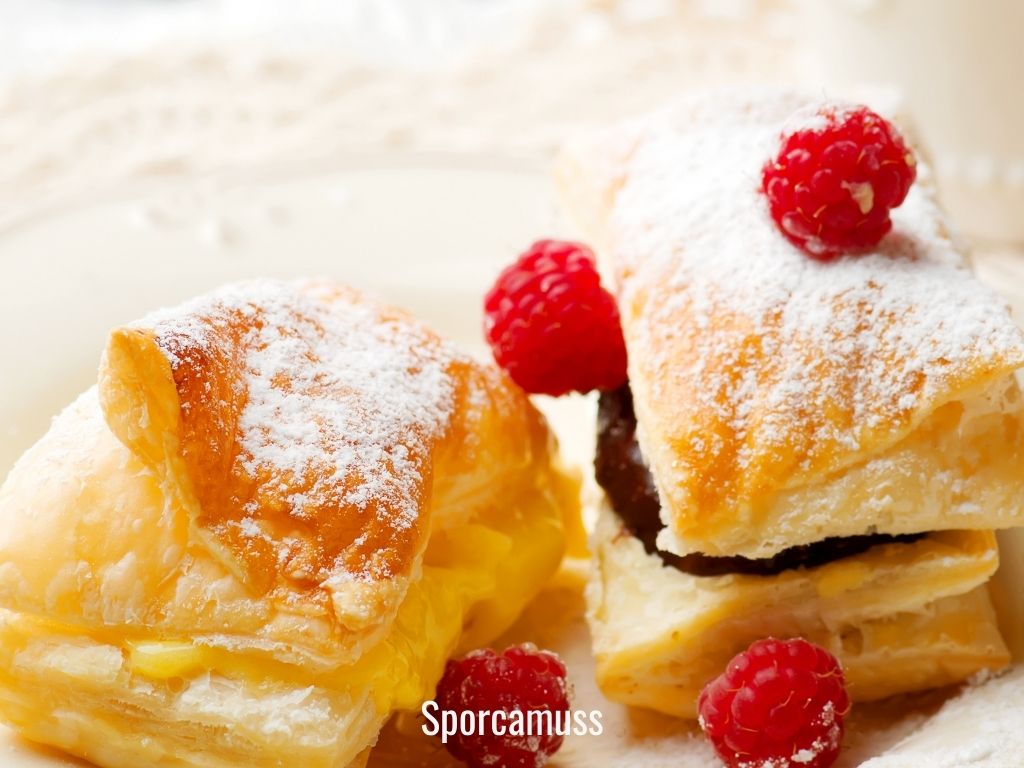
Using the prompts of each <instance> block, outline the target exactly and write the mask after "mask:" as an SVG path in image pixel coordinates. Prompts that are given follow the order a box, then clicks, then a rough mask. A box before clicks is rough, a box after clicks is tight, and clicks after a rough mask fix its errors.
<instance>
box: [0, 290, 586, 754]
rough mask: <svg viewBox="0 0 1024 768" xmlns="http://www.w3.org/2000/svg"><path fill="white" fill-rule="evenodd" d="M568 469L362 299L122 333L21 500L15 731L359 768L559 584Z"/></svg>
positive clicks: (8, 522) (458, 369) (528, 415)
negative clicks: (408, 713) (553, 582)
mask: <svg viewBox="0 0 1024 768" xmlns="http://www.w3.org/2000/svg"><path fill="white" fill-rule="evenodd" d="M556 462H557V457H556V454H555V448H554V443H553V439H552V436H551V434H550V433H549V431H548V429H547V426H546V424H545V422H544V420H543V418H542V417H541V416H540V415H539V414H538V412H537V411H536V410H534V409H533V408H532V407H531V406H530V404H529V402H528V400H527V398H526V396H525V395H524V394H523V393H522V392H521V391H520V390H519V389H518V388H517V387H515V386H514V385H513V384H511V383H510V382H509V381H508V379H506V378H505V377H504V375H503V374H501V373H499V372H498V371H497V370H496V369H494V368H489V367H484V366H481V365H479V364H477V363H475V362H473V361H472V360H471V359H469V358H468V357H466V356H465V355H463V354H462V353H460V352H459V351H458V350H456V349H454V348H453V347H452V346H451V345H450V344H448V343H447V342H445V341H443V340H442V339H440V338H439V337H437V336H436V335H435V334H434V333H432V332H431V331H429V330H427V329H426V328H425V327H423V326H422V325H420V324H419V323H418V322H416V321H414V320H413V319H411V318H409V317H408V316H406V315H405V314H403V313H400V312H397V311H395V310H392V309H390V308H388V307H385V306H381V305H379V304H377V303H375V302H373V301H370V300H368V299H367V298H364V297H363V296H361V295H359V294H357V293H355V292H352V291H349V290H346V289H343V288H339V287H336V286H332V285H327V284H316V283H303V284H282V283H273V282H258V283H246V284H240V285H236V286H231V287H228V288H225V289H223V290H221V291H218V292H216V293H214V294H211V295H209V296H206V297H203V298H200V299H197V300H195V301H193V302H191V303H189V304H186V305H184V306H181V307H178V308H177V309H173V310H170V311H165V312H161V313H158V314H156V315H153V316H151V317H148V318H146V319H145V320H143V321H141V322H139V323H137V324H135V325H131V326H128V327H124V328H120V329H118V330H116V331H114V332H113V333H112V334H111V336H110V340H109V344H108V346H107V349H106V353H105V355H104V357H103V362H102V367H101V371H100V379H99V385H98V387H96V388H93V389H92V390H90V391H88V392H86V393H85V394H84V395H83V396H82V397H81V398H79V399H78V400H77V401H76V402H75V403H74V404H73V405H71V406H70V407H69V408H68V409H67V410H66V411H64V412H63V413H62V414H61V415H60V416H58V417H57V419H56V420H55V421H54V423H53V426H52V428H51V429H50V431H49V433H48V434H47V435H46V436H45V437H44V438H43V439H42V440H41V441H40V442H39V443H38V444H37V445H36V446H35V447H33V448H32V449H31V450H29V451H28V453H27V454H26V455H25V456H24V457H23V458H22V459H21V461H20V462H19V463H18V464H17V466H16V467H15V468H14V470H13V471H12V472H11V474H10V476H9V478H8V479H7V481H6V483H5V484H4V486H3V488H2V490H0V606H2V610H0V714H2V716H3V718H4V719H6V720H7V721H8V722H10V723H12V724H13V725H14V726H15V727H17V728H18V729H19V730H20V731H21V732H22V733H24V734H25V735H26V736H27V737H29V738H31V739H35V740H38V741H42V742H45V743H48V744H53V745H56V746H59V747H62V748H64V749H67V750H69V751H71V752H73V753H75V754H78V755H82V756H85V757H87V758H89V759H90V760H92V761H94V762H96V763H98V764H100V765H104V766H133V767H134V766H143V765H180V766H225V767H226V766H237V765H249V766H279V765H302V766H309V767H310V768H312V767H315V766H332V767H340V766H349V765H359V764H361V763H362V761H363V760H365V756H366V752H367V749H368V748H369V747H370V746H371V745H372V744H373V743H374V741H375V739H376V735H377V733H378V731H379V729H380V727H381V725H382V723H383V721H384V719H385V718H386V717H387V716H388V714H389V713H390V712H392V711H393V710H396V709H403V708H416V707H418V706H419V704H420V702H421V701H422V700H423V699H424V698H428V697H429V696H430V695H432V693H433V689H434V686H435V684H436V682H437V679H438V678H439V676H440V674H441V672H442V669H443V665H444V663H445V660H446V658H447V657H448V656H449V655H450V654H451V653H452V652H453V651H455V650H456V649H457V648H459V647H466V648H472V647H476V646H478V645H480V644H483V643H486V642H488V641H490V640H491V639H493V638H494V637H495V636H496V635H497V634H498V633H500V632H501V631H503V630H504V629H505V628H506V627H507V626H508V625H509V624H510V623H511V622H512V620H513V619H514V618H515V616H516V614H517V613H518V612H519V610H520V609H521V608H522V607H523V605H524V604H525V603H526V602H527V601H528V600H529V599H530V597H531V596H532V595H533V594H535V593H536V591H537V590H538V589H539V588H540V586H541V584H542V582H543V581H544V580H545V579H546V578H547V577H548V576H549V575H550V574H551V573H552V572H553V571H554V569H555V568H556V567H557V565H558V563H559V561H560V559H561V557H562V552H563V548H564V526H563V515H571V514H572V512H573V510H574V509H575V508H576V501H575V498H576V488H575V486H574V483H573V482H572V481H570V480H569V479H567V477H566V476H565V475H564V474H563V473H562V472H561V471H560V470H559V468H558V466H557V463H556ZM513 552H514V553H515V556H514V557H511V556H510V555H511V553H513Z"/></svg>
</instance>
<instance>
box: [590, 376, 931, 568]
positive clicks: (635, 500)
mask: <svg viewBox="0 0 1024 768" xmlns="http://www.w3.org/2000/svg"><path fill="white" fill-rule="evenodd" d="M594 469H595V474H596V476H597V482H598V484H600V486H601V487H602V488H604V490H605V493H607V494H608V500H609V501H610V502H611V505H612V509H614V510H615V512H616V514H618V516H619V518H620V519H621V520H622V522H623V525H624V526H625V527H626V529H628V530H629V532H630V533H632V534H633V535H634V536H636V538H638V539H639V540H640V541H641V542H642V543H643V545H644V549H645V550H647V552H648V554H656V555H658V557H660V558H661V560H662V562H664V563H665V564H666V565H669V566H671V567H673V568H678V569H679V570H680V571H683V572H685V573H689V574H692V575H694V576H721V575H723V574H727V573H743V574H751V575H755V576H771V575H773V574H776V573H781V572H782V571H787V570H789V569H791V568H813V567H815V566H818V565H824V564H825V563H830V562H832V561H834V560H840V559H842V558H844V557H851V556H852V555H859V554H860V553H861V552H865V551H867V550H868V549H870V548H871V547H873V546H875V545H877V544H890V543H894V542H898V543H910V542H913V541H917V540H918V539H920V538H921V537H922V536H923V535H924V534H905V535H901V536H891V535H888V534H871V535H866V536H842V537H840V536H835V537H831V538H828V539H823V540H822V541H816V542H814V543H813V544H802V545H800V546H797V547H790V548H789V549H784V550H782V551H781V552H779V553H778V554H776V555H773V556H772V557H767V558H763V559H751V558H747V557H711V556H710V555H702V554H699V553H695V554H689V555H684V556H679V555H673V554H671V553H669V552H662V551H661V550H660V549H658V547H657V545H656V544H655V541H656V539H657V536H658V532H659V531H660V530H661V529H662V528H663V527H664V526H663V525H662V522H661V517H660V512H661V502H660V501H659V500H658V491H657V489H656V488H655V487H654V479H653V478H652V477H651V473H650V470H648V469H647V465H646V463H645V462H644V458H643V455H642V454H641V453H640V445H639V443H638V442H637V439H636V415H635V413H634V412H633V394H632V392H631V391H630V389H629V384H624V385H623V386H622V387H620V388H619V389H617V390H615V391H613V392H604V393H602V394H601V399H600V401H599V405H598V415H597V455H596V457H595V459H594Z"/></svg>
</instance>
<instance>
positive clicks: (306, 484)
mask: <svg viewBox="0 0 1024 768" xmlns="http://www.w3.org/2000/svg"><path fill="white" fill-rule="evenodd" d="M138 327H141V328H151V329H152V330H153V333H154V334H155V337H156V340H157V343H158V345H159V347H160V349H161V350H162V351H163V352H164V354H165V355H166V357H167V359H168V360H169V361H170V363H171V369H172V372H173V376H174V379H175V384H176V388H177V390H178V393H179V396H180V407H181V420H182V427H183V434H182V454H183V457H184V460H185V462H186V463H190V462H191V463H192V465H193V466H192V467H191V469H192V471H191V472H190V475H191V476H192V479H193V482H194V484H195V490H196V494H197V497H198V501H199V505H200V507H201V510H202V511H201V518H200V522H201V523H202V524H203V525H204V526H205V527H207V528H208V529H210V530H211V531H212V532H213V533H214V534H215V535H216V536H217V538H218V539H221V541H222V543H227V544H228V545H229V547H230V548H231V549H233V550H240V551H241V552H242V554H243V555H244V559H248V560H252V561H262V560H265V559H266V558H270V557H272V558H273V559H274V560H275V561H276V562H277V565H278V566H279V567H280V568H281V569H282V571H283V572H284V574H285V575H288V576H291V577H293V578H297V579H300V580H316V581H319V580H322V579H324V578H325V577H326V576H327V575H329V574H331V573H333V572H334V571H335V569H336V568H337V566H339V565H343V566H344V570H346V571H348V572H349V573H350V574H352V575H359V574H363V575H366V576H373V577H375V578H384V577H386V576H388V575H391V574H392V572H393V571H394V570H396V569H400V568H399V566H400V563H399V560H400V559H404V558H399V557H397V556H396V553H397V551H398V550H402V549H405V548H406V546H408V547H411V548H412V549H413V550H415V549H416V547H417V546H418V545H417V544H416V542H417V539H418V536H417V535H416V533H415V532H414V530H413V529H418V528H419V527H420V525H421V520H420V512H421V509H422V506H423V501H424V497H425V495H426V494H428V493H429V482H430V478H429V476H428V472H429V460H430V459H429V457H430V451H431V445H432V441H433V440H435V439H436V438H438V437H439V436H440V435H441V434H442V433H443V431H444V430H445V428H446V423H447V420H448V417H449V415H450V409H451V405H452V398H453V385H452V382H451V377H450V376H449V374H448V370H447V368H448V366H449V365H450V364H451V362H452V361H453V360H455V359H456V354H455V353H454V352H453V351H452V350H451V349H449V348H448V347H447V346H445V345H443V344H442V342H441V341H440V340H439V339H438V338H437V337H436V336H434V334H432V333H431V332H429V331H428V330H426V329H425V328H424V327H423V326H421V325H420V324H419V323H417V322H415V321H413V320H411V319H410V318H409V317H407V316H405V315H404V314H401V313H398V312H395V311H391V310H386V309H383V308H382V307H380V306H378V305H376V304H374V303H372V302H370V301H368V300H367V299H365V298H363V297H361V296H359V295H358V294H356V293H354V292H349V291H346V290H343V289H338V288H335V287H326V286H320V285H317V284H314V283H304V284H290V283H277V282H270V281H264V282H255V283H244V284H239V285H232V286H227V287H226V288H224V289H221V290H219V291H217V292H215V293H212V294H209V295H207V296H204V297H201V298H199V299H197V300H195V301H193V302H190V303H188V304H185V305H183V306H181V307H178V308H176V309H172V310H164V311H161V312H159V313H155V314H153V315H150V316H149V317H147V318H145V319H144V320H143V321H141V322H140V323H139V324H138ZM211 447H212V448H213V450H210V448H211ZM225 475H226V476H227V477H226V478H225ZM225 479H227V482H225ZM283 525H286V526H290V527H292V528H294V531H288V530H284V531H281V530H280V527H281V526H283ZM273 526H276V527H277V530H278V531H279V532H280V533H283V534H284V536H283V538H282V537H274V536H272V535H271V533H272V527H273ZM275 538H277V539H280V540H279V541H278V542H277V545H276V547H274V546H273V544H274V541H273V540H274V539H275ZM299 541H305V542H308V543H309V544H310V545H311V546H310V547H299V546H296V544H297V543H298V542H299ZM282 542H283V544H282ZM270 549H276V551H275V552H271V551H269V550H270ZM406 554H409V553H406ZM336 557H340V558H342V560H343V561H344V562H343V563H339V562H337V561H336V560H334V558H336Z"/></svg>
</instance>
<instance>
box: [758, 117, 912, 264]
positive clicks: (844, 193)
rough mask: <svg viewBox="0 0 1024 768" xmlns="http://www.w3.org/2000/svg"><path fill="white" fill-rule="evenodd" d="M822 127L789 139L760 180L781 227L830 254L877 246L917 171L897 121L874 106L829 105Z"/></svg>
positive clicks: (812, 249)
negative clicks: (893, 120) (882, 116)
mask: <svg viewBox="0 0 1024 768" xmlns="http://www.w3.org/2000/svg"><path fill="white" fill-rule="evenodd" d="M818 114H819V116H820V117H822V118H824V125H823V126H814V127H808V128H804V129H801V130H797V131H795V132H794V133H790V134H788V135H786V136H783V138H782V148H781V149H780V150H779V154H778V156H777V157H776V158H775V159H774V160H772V161H770V162H769V163H767V164H766V165H765V166H764V170H763V171H762V176H761V185H762V188H763V189H764V191H765V194H767V195H768V203H769V207H770V209H771V214H772V218H773V219H775V223H776V224H778V225H779V229H781V230H782V234H783V235H785V236H786V237H787V238H788V239H789V240H790V241H791V242H793V243H794V244H795V245H797V246H798V247H799V248H802V249H803V250H804V251H806V252H807V253H808V254H809V255H810V256H812V257H813V258H816V259H821V260H823V261H827V260H830V259H833V258H835V257H836V256H838V255H839V254H841V253H843V252H851V251H862V250H865V249H868V248H872V247H873V246H875V245H877V244H878V242H879V241H880V240H881V239H882V237H883V236H884V235H885V234H886V233H887V232H888V231H889V230H890V229H892V220H891V219H890V218H889V211H890V210H892V209H893V208H895V207H896V206H898V205H900V204H901V203H902V202H903V200H904V198H906V196H907V192H908V190H909V189H910V185H911V184H912V183H913V182H914V177H915V176H916V175H917V168H916V161H915V160H914V154H913V152H911V151H910V149H909V148H908V147H907V145H906V143H905V142H904V141H903V137H902V136H900V134H899V132H898V131H897V130H896V128H895V127H894V126H893V125H892V123H890V122H888V121H887V120H885V119H883V118H881V117H879V116H878V115H876V114H875V113H874V112H872V111H871V110H870V109H868V108H867V107H847V108H844V107H826V108H824V109H822V110H821V111H820V112H819V113H818Z"/></svg>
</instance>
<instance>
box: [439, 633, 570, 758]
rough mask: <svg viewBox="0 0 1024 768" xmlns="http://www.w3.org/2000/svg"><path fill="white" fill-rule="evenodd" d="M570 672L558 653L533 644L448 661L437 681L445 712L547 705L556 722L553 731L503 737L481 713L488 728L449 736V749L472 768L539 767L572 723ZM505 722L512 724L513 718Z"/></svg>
mask: <svg viewBox="0 0 1024 768" xmlns="http://www.w3.org/2000/svg"><path fill="white" fill-rule="evenodd" d="M565 674H566V673H565V665H564V664H562V662H561V660H560V659H559V658H558V656H556V655H555V654H553V653H551V652H550V651H539V650H537V648H536V647H534V646H533V645H530V644H525V645H519V646H512V647H511V648H507V649H506V650H505V651H504V652H503V653H500V654H499V653H495V652H494V651H492V650H490V649H487V650H482V651H473V652H472V653H470V654H469V655H467V656H466V657H465V658H463V659H462V660H461V661H449V662H448V666H447V667H446V668H445V671H444V676H443V677H442V678H441V682H440V683H438V685H437V704H438V706H439V708H440V710H441V711H450V712H457V713H460V714H461V713H463V712H472V713H479V712H499V711H500V712H512V711H513V710H519V711H521V712H524V713H525V712H531V711H534V712H536V711H544V710H547V711H549V712H551V713H552V715H551V717H550V721H551V723H552V725H551V726H550V727H551V731H550V732H545V733H540V734H538V733H537V731H536V730H534V731H533V733H532V735H530V734H526V733H523V734H521V735H512V734H511V733H506V734H504V735H501V736H499V735H495V734H494V732H493V730H492V725H493V720H492V719H491V717H490V716H488V717H485V718H482V719H480V718H479V717H478V719H477V722H478V723H479V724H482V725H483V726H484V727H483V733H482V734H481V733H480V731H479V729H478V730H477V733H476V734H474V735H472V736H470V735H464V734H462V733H458V734H456V735H455V736H453V737H450V738H449V740H448V743H447V744H446V745H445V746H446V747H447V748H448V751H449V752H450V753H451V754H452V755H453V756H454V757H456V758H457V759H459V760H461V761H462V762H464V763H465V764H466V765H468V766H470V768H495V767H496V766H501V767H502V768H540V767H541V766H543V765H544V764H545V763H546V762H547V761H548V758H549V757H551V755H553V754H554V753H555V752H557V751H558V748H559V747H561V746H562V740H563V738H564V736H563V735H560V734H559V733H558V731H559V730H561V733H562V734H564V733H565V731H566V728H567V723H568V717H569V693H568V688H567V686H566V682H565ZM558 713H561V714H558ZM524 721H525V718H524ZM547 723H548V719H547V718H545V719H544V720H543V723H542V724H541V730H545V729H546V728H547ZM560 724H561V727H560V728H559V725H560ZM499 725H500V724H499ZM536 725H537V723H536V722H535V723H534V726H536ZM505 726H506V727H507V728H511V721H508V722H506V723H505Z"/></svg>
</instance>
